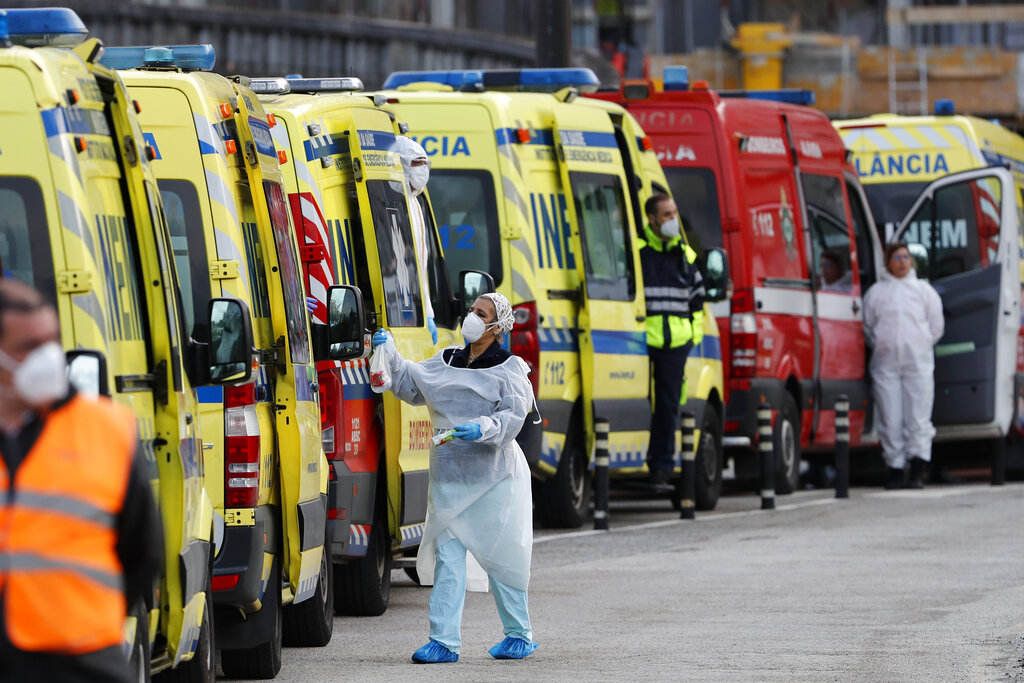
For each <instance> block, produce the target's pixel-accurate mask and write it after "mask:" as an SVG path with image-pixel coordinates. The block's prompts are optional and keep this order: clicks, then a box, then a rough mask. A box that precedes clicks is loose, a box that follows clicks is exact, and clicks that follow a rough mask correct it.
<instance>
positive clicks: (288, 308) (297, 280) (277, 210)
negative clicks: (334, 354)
mask: <svg viewBox="0 0 1024 683" xmlns="http://www.w3.org/2000/svg"><path fill="white" fill-rule="evenodd" d="M263 191H264V192H265V193H266V195H267V208H268V209H269V210H270V225H271V227H272V228H273V230H274V245H275V246H276V247H277V265H278V268H279V269H280V271H281V272H279V273H278V274H277V278H278V280H279V281H280V283H281V291H282V292H283V293H284V315H285V319H286V321H287V324H288V347H289V349H290V351H291V358H292V362H293V363H298V364H303V363H308V362H309V332H308V330H307V323H306V292H305V289H304V288H303V284H302V268H301V266H300V265H299V255H298V250H297V248H296V246H295V233H294V232H293V231H292V226H291V223H289V221H288V204H287V202H285V200H284V190H283V189H282V188H281V185H280V184H279V183H275V182H273V181H270V180H264V181H263Z"/></svg>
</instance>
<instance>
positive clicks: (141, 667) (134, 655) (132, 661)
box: [128, 599, 150, 683]
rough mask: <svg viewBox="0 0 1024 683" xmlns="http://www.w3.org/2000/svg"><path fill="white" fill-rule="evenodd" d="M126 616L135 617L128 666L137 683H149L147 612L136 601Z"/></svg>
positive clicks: (140, 602) (143, 603)
mask: <svg viewBox="0 0 1024 683" xmlns="http://www.w3.org/2000/svg"><path fill="white" fill-rule="evenodd" d="M128 616H131V617H135V638H134V639H133V640H132V649H131V653H130V654H129V656H128V666H129V668H130V670H131V672H132V677H133V678H134V679H135V680H136V681H138V682H139V683H149V680H150V675H149V611H148V610H147V609H146V603H145V602H144V601H143V600H141V599H140V600H137V601H136V602H135V605H133V606H132V609H131V611H130V612H128Z"/></svg>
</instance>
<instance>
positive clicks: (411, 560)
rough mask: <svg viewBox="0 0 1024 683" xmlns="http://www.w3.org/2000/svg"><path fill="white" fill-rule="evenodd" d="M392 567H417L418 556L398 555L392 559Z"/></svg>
mask: <svg viewBox="0 0 1024 683" xmlns="http://www.w3.org/2000/svg"><path fill="white" fill-rule="evenodd" d="M391 568H392V569H415V568H416V558H415V557H396V558H395V559H393V560H391Z"/></svg>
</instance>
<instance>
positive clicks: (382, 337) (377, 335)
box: [370, 328, 388, 349]
mask: <svg viewBox="0 0 1024 683" xmlns="http://www.w3.org/2000/svg"><path fill="white" fill-rule="evenodd" d="M387 340H388V333H387V332H386V331H384V329H383V328H381V329H379V330H377V331H376V332H374V333H373V339H371V340H370V343H371V344H372V346H373V348H375V349H376V348H377V347H378V346H380V345H381V344H383V343H384V342H386V341H387Z"/></svg>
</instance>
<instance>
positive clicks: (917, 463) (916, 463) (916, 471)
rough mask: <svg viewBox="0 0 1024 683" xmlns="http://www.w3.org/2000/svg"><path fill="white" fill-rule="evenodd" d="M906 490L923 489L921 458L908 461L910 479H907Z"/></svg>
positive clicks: (922, 461)
mask: <svg viewBox="0 0 1024 683" xmlns="http://www.w3.org/2000/svg"><path fill="white" fill-rule="evenodd" d="M907 488H908V489H923V488H924V460H922V459H921V458H911V459H910V478H909V479H907Z"/></svg>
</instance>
